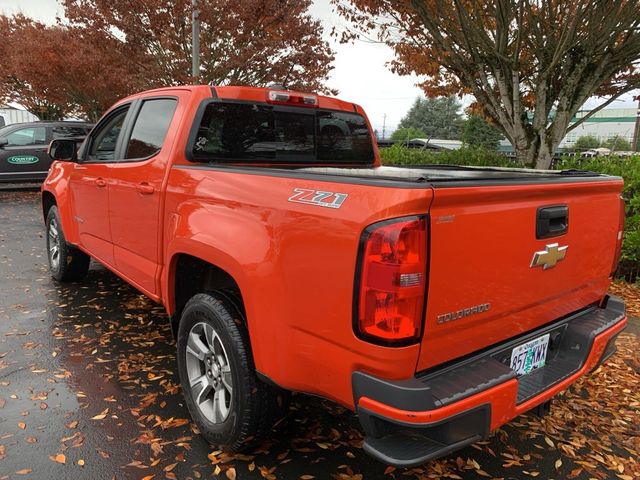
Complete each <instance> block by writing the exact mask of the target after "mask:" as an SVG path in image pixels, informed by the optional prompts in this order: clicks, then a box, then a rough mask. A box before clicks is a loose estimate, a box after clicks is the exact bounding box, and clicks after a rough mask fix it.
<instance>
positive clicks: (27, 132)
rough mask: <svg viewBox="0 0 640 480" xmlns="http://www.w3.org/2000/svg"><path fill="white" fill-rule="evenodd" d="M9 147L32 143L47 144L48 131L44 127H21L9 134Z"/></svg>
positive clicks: (24, 145)
mask: <svg viewBox="0 0 640 480" xmlns="http://www.w3.org/2000/svg"><path fill="white" fill-rule="evenodd" d="M7 140H8V141H9V143H8V144H7V146H8V147H26V146H30V145H45V144H46V143H47V131H46V129H45V128H44V127H29V128H21V129H20V130H16V131H15V132H13V133H10V134H9V135H7Z"/></svg>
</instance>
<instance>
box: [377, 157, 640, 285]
mask: <svg viewBox="0 0 640 480" xmlns="http://www.w3.org/2000/svg"><path fill="white" fill-rule="evenodd" d="M380 154H381V156H382V162H383V164H385V165H426V164H450V165H472V166H500V167H505V166H506V167H513V166H514V161H513V160H511V159H509V158H507V157H505V156H503V155H500V154H499V153H497V152H493V151H487V150H482V149H473V148H462V149H459V150H451V151H445V152H440V153H434V152H430V151H426V150H419V149H410V148H406V147H403V146H401V145H394V146H392V147H390V148H384V149H381V151H380ZM554 168H556V169H569V168H575V169H580V170H590V171H593V172H599V173H606V174H609V175H617V176H620V177H623V178H624V190H623V193H622V196H623V198H624V200H625V204H626V212H625V213H626V220H625V234H624V242H623V245H622V256H621V259H620V266H619V268H618V273H617V275H618V276H619V277H622V278H624V279H625V280H627V281H629V282H637V281H640V155H636V156H633V157H615V156H611V157H594V158H579V157H564V158H562V159H560V160H558V161H557V162H555V166H554Z"/></svg>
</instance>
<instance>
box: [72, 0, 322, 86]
mask: <svg viewBox="0 0 640 480" xmlns="http://www.w3.org/2000/svg"><path fill="white" fill-rule="evenodd" d="M62 4H63V5H64V7H65V15H66V17H67V18H68V19H69V21H70V22H71V24H72V25H74V26H76V27H81V28H83V29H87V30H89V31H93V32H98V33H101V34H102V35H104V36H109V37H110V38H111V39H112V40H113V41H117V42H120V43H121V44H124V45H126V46H127V48H128V49H129V50H130V51H138V52H141V53H143V54H144V55H146V56H147V58H148V60H149V62H148V65H147V66H146V67H145V76H146V83H147V85H146V86H148V87H152V86H166V85H176V84H182V83H190V82H191V81H192V80H193V79H192V78H191V14H192V6H191V0H175V1H174V0H158V1H154V2H149V1H147V0H63V1H62ZM198 4H199V7H198V8H199V10H200V19H201V30H202V32H201V75H200V79H199V81H200V82H201V83H204V84H207V83H210V84H217V85H223V84H235V85H253V86H265V85H267V84H269V83H272V82H278V83H286V85H287V87H289V88H299V89H304V90H314V91H327V88H326V87H325V85H324V84H325V81H326V80H327V78H328V74H329V72H330V70H331V68H332V67H331V63H332V61H333V58H334V56H333V52H332V50H331V49H330V47H329V45H328V43H327V42H325V41H324V40H322V35H323V29H322V26H321V24H320V22H319V21H318V20H315V19H314V18H313V17H312V16H311V15H310V13H309V11H308V10H309V7H310V5H311V0H235V1H230V0H199V2H198Z"/></svg>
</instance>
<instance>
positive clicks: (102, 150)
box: [87, 106, 129, 162]
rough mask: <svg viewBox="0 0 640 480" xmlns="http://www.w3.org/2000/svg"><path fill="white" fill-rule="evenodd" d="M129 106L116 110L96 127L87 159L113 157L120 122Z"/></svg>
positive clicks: (120, 127) (107, 158)
mask: <svg viewBox="0 0 640 480" xmlns="http://www.w3.org/2000/svg"><path fill="white" fill-rule="evenodd" d="M128 111H129V107H128V106H127V107H124V108H122V109H121V110H118V111H116V112H115V113H114V114H113V115H111V116H110V117H109V118H107V119H106V123H104V124H103V125H102V126H100V127H99V128H98V130H97V131H96V133H95V134H94V135H93V136H92V138H91V148H90V150H89V154H88V156H87V160H89V161H92V162H109V161H112V160H114V159H115V150H116V144H117V143H118V136H119V135H120V131H121V130H122V124H123V123H124V119H125V117H126V116H127V112H128Z"/></svg>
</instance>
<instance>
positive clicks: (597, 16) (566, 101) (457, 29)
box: [333, 0, 640, 168]
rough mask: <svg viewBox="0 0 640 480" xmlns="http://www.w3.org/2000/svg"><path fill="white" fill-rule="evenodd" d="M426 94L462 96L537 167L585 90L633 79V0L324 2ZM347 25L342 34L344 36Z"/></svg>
mask: <svg viewBox="0 0 640 480" xmlns="http://www.w3.org/2000/svg"><path fill="white" fill-rule="evenodd" d="M333 2H334V3H335V4H337V6H338V11H339V12H340V13H341V14H342V15H343V16H344V17H346V18H347V19H348V20H351V21H352V23H353V25H354V26H357V27H355V28H356V33H371V32H375V33H376V34H377V35H378V36H379V37H380V39H381V40H383V41H385V42H386V43H387V44H389V45H390V46H391V47H392V48H394V50H395V53H396V59H395V61H394V62H392V65H391V66H392V68H393V70H395V71H396V72H398V73H401V74H410V73H415V74H417V75H419V76H421V77H422V79H423V81H422V83H421V86H422V88H423V89H424V91H425V92H426V94H427V95H428V96H441V95H451V94H457V95H462V94H472V95H474V97H475V98H476V100H477V106H478V107H479V108H480V109H482V110H483V112H484V114H486V115H487V116H489V117H490V118H492V119H493V121H494V122H495V124H496V125H497V126H499V127H500V128H501V129H502V130H503V132H504V134H505V135H506V136H507V138H508V139H509V140H510V141H511V143H512V144H513V145H514V147H515V149H516V153H517V156H518V159H519V160H520V161H521V162H522V163H524V164H527V165H536V166H538V167H542V168H547V167H548V166H549V165H550V162H551V159H552V154H553V152H554V150H555V149H556V148H557V146H558V145H559V143H560V141H561V140H562V138H563V137H564V135H565V133H566V132H567V131H569V130H572V129H574V128H576V127H578V126H579V125H580V124H581V123H582V122H583V121H584V120H586V119H587V118H589V116H590V115H585V116H584V117H583V118H581V119H579V120H578V121H577V122H575V123H573V124H571V120H572V118H573V117H574V116H575V114H576V113H577V112H578V110H579V109H580V108H581V107H582V106H583V105H584V103H585V101H586V100H587V99H588V98H590V97H593V96H599V97H602V102H601V103H600V104H599V105H598V106H597V107H596V108H595V109H593V110H592V112H595V111H597V110H599V109H601V108H603V107H604V106H606V105H608V104H610V103H611V102H612V101H613V100H614V99H615V98H617V97H619V96H620V95H622V94H624V93H626V92H629V91H632V90H633V89H635V88H638V87H640V72H639V70H638V66H639V63H640V15H638V12H639V11H640V1H639V0H620V1H616V2H604V1H600V0H545V1H539V0H474V1H472V2H464V1H460V0H448V1H445V0H333ZM353 35H355V33H353V32H351V33H348V34H347V35H345V37H344V39H348V38H349V37H352V36H353Z"/></svg>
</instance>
